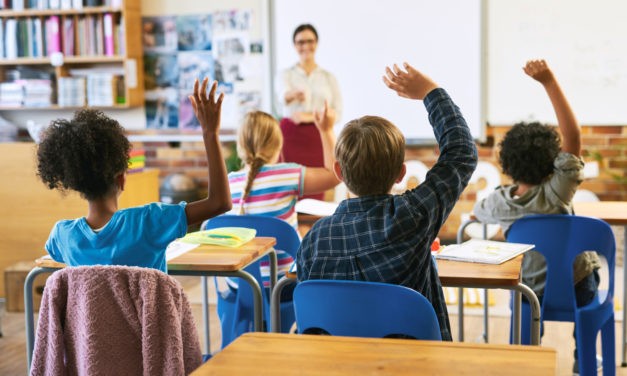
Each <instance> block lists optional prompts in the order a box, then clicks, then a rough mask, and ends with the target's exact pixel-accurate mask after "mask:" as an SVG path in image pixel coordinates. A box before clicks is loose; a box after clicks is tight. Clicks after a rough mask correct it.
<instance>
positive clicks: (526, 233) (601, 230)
mask: <svg viewBox="0 0 627 376" xmlns="http://www.w3.org/2000/svg"><path fill="white" fill-rule="evenodd" d="M507 241H509V242H514V243H528V244H534V245H535V250H536V251H538V252H540V253H541V254H542V255H544V257H545V259H546V263H547V276H546V286H545V290H544V298H543V302H542V309H543V311H546V310H550V311H553V312H560V311H561V312H564V314H568V312H574V310H575V308H576V300H575V293H574V288H573V286H574V283H573V262H574V260H575V257H577V255H579V254H580V253H581V252H584V251H596V252H597V253H598V254H599V255H602V256H604V257H605V259H606V260H607V265H608V268H609V280H608V290H607V297H606V298H605V300H604V301H607V299H612V298H613V295H614V266H615V257H616V251H615V247H616V245H615V240H614V235H613V233H612V229H611V227H610V226H609V225H608V224H607V223H605V222H604V221H602V220H600V219H596V218H591V217H582V216H576V215H555V214H552V215H530V216H526V217H523V218H521V219H518V220H517V221H516V222H514V224H513V225H512V226H511V227H510V229H509V232H508V234H507Z"/></svg>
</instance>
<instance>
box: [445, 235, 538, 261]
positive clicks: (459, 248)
mask: <svg viewBox="0 0 627 376" xmlns="http://www.w3.org/2000/svg"><path fill="white" fill-rule="evenodd" d="M533 247H534V245H533V244H522V243H507V242H497V241H493V240H480V239H471V240H468V241H467V242H464V243H461V244H454V245H449V246H447V247H444V248H443V249H442V250H441V251H440V252H438V253H437V254H435V258H436V259H442V260H452V261H464V262H478V263H483V264H502V263H504V262H505V261H507V260H510V259H512V258H514V257H516V256H518V255H520V254H521V253H524V252H527V251H528V250H531V249H533Z"/></svg>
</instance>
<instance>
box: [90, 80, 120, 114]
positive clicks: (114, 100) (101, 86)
mask: <svg viewBox="0 0 627 376" xmlns="http://www.w3.org/2000/svg"><path fill="white" fill-rule="evenodd" d="M123 82H124V78H123V77H122V76H118V75H115V74H111V73H95V72H94V73H91V74H90V75H89V76H87V104H89V105H90V106H113V105H115V104H118V103H124V98H123V97H124V94H123V93H124V91H123V90H120V87H122V88H123ZM120 93H122V94H121V95H122V97H121V98H120Z"/></svg>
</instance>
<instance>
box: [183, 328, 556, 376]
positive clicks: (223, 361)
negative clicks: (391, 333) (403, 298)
mask: <svg viewBox="0 0 627 376" xmlns="http://www.w3.org/2000/svg"><path fill="white" fill-rule="evenodd" d="M556 368H557V353H556V351H555V350H553V349H549V348H544V347H539V346H516V345H489V344H483V343H480V344H477V343H459V342H456V343H453V342H436V341H417V340H406V339H384V338H353V337H334V336H333V337H332V336H315V335H297V334H277V333H246V334H244V335H242V336H241V337H239V338H237V339H236V340H235V341H234V342H233V343H231V344H230V345H229V346H227V347H226V348H225V349H224V350H222V352H220V353H218V354H216V355H215V356H214V357H213V358H211V359H210V360H209V361H208V362H206V363H204V364H203V365H202V366H200V367H199V368H198V369H197V370H196V371H194V372H193V373H192V375H193V376H202V375H228V376H237V375H280V374H286V375H289V374H298V375H416V374H424V375H512V376H515V375H523V376H527V375H554V374H555V372H556Z"/></svg>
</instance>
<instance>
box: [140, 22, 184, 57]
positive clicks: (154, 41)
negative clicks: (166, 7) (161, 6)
mask: <svg viewBox="0 0 627 376" xmlns="http://www.w3.org/2000/svg"><path fill="white" fill-rule="evenodd" d="M176 27H177V25H176V17H174V16H164V17H144V18H143V19H142V44H143V47H144V52H176V50H177V44H178V38H177V33H176Z"/></svg>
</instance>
